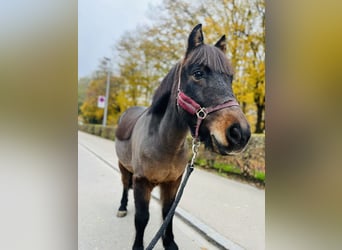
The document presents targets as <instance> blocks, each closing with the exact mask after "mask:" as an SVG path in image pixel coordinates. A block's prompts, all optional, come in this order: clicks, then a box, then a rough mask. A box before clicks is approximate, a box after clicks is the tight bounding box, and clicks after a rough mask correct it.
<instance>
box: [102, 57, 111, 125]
mask: <svg viewBox="0 0 342 250" xmlns="http://www.w3.org/2000/svg"><path fill="white" fill-rule="evenodd" d="M107 66H108V67H107V86H106V99H105V108H104V114H103V121H102V126H104V127H105V126H106V124H107V112H108V99H109V88H110V70H109V63H108V64H107Z"/></svg>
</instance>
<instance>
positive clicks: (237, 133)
mask: <svg viewBox="0 0 342 250" xmlns="http://www.w3.org/2000/svg"><path fill="white" fill-rule="evenodd" d="M204 125H205V126H206V125H207V128H208V130H209V134H210V143H211V148H212V150H213V151H214V152H216V153H219V154H221V155H232V154H236V153H240V152H241V151H243V150H244V148H245V147H246V145H247V144H248V141H249V138H250V137H251V131H250V127H249V124H248V122H247V120H246V118H245V117H244V115H243V113H242V111H241V109H240V108H231V109H224V110H221V111H218V112H216V113H215V114H213V115H212V117H208V123H207V124H204Z"/></svg>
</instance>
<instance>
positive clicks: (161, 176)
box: [134, 152, 187, 184]
mask: <svg viewBox="0 0 342 250" xmlns="http://www.w3.org/2000/svg"><path fill="white" fill-rule="evenodd" d="M140 159H143V160H142V161H141V162H140V163H138V164H137V165H138V166H136V168H135V170H134V172H135V174H136V175H138V176H140V177H145V178H147V179H148V180H150V181H151V182H153V183H156V184H157V183H161V182H169V181H175V180H177V179H178V178H179V176H181V175H182V174H183V172H184V169H185V167H186V162H187V158H186V153H185V152H181V153H179V154H177V155H176V156H169V157H165V155H164V157H160V153H159V154H156V155H145V156H144V157H140ZM134 165H135V164H134Z"/></svg>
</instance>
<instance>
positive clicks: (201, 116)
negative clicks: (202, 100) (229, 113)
mask: <svg viewBox="0 0 342 250" xmlns="http://www.w3.org/2000/svg"><path fill="white" fill-rule="evenodd" d="M207 114H208V113H207V111H206V109H205V108H200V109H199V110H197V112H196V115H197V118H198V119H201V120H204V119H205V118H206V117H207Z"/></svg>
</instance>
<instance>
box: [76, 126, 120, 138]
mask: <svg viewBox="0 0 342 250" xmlns="http://www.w3.org/2000/svg"><path fill="white" fill-rule="evenodd" d="M78 129H79V130H81V131H83V132H86V133H89V134H92V135H97V136H101V137H103V138H106V139H110V140H114V139H115V127H114V126H106V127H103V126H102V125H99V124H79V125H78Z"/></svg>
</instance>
